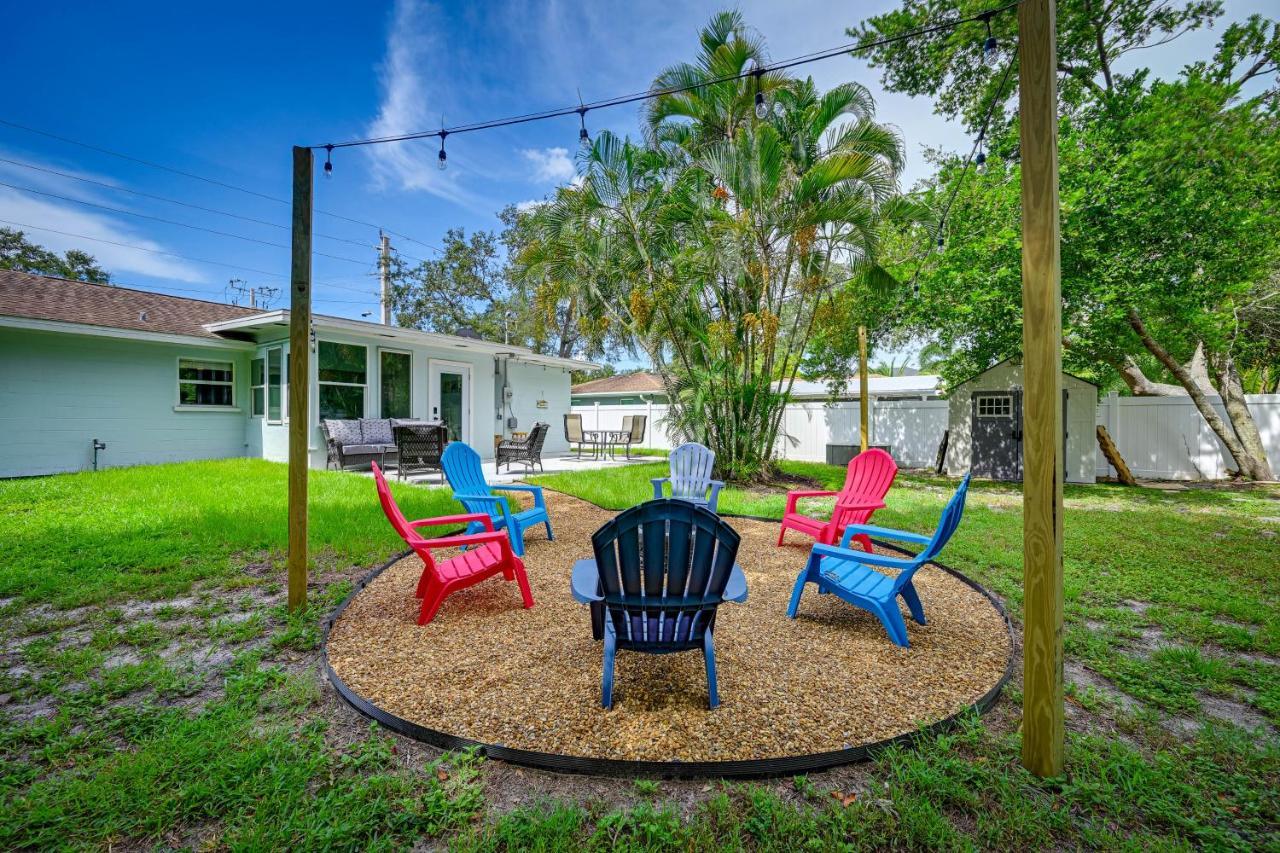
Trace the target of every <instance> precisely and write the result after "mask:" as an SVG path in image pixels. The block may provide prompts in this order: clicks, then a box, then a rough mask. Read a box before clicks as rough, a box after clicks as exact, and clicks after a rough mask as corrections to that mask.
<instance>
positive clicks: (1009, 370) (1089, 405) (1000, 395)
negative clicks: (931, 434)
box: [944, 358, 1098, 483]
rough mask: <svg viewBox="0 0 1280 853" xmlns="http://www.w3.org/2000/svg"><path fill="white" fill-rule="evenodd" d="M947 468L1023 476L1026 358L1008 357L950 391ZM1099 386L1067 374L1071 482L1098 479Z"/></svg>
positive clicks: (954, 472)
mask: <svg viewBox="0 0 1280 853" xmlns="http://www.w3.org/2000/svg"><path fill="white" fill-rule="evenodd" d="M947 401H948V406H949V411H948V427H947V428H948V434H947V435H948V437H947V452H946V460H945V463H944V464H945V470H946V472H947V474H948V475H949V476H952V477H960V476H963V475H964V474H965V473H967V472H969V471H970V470H972V471H973V474H974V476H976V477H988V478H990V479H993V480H1013V481H1020V480H1021V479H1022V360H1021V359H1020V358H1007V359H1005V360H1004V361H1002V362H999V363H998V364H995V365H993V366H991V367H989V368H987V369H986V370H984V371H982V372H981V373H979V374H978V375H976V376H973V377H970V378H969V379H966V380H965V381H963V382H960V383H958V384H957V385H956V386H955V387H954V388H952V389H951V390H950V391H949V392H948V394H947ZM1097 412H1098V388H1097V386H1096V385H1094V384H1093V383H1092V382H1089V381H1087V380H1084V379H1081V378H1080V377H1078V376H1072V375H1071V374H1069V373H1063V374H1062V424H1063V433H1064V434H1063V437H1062V440H1063V449H1064V452H1063V462H1064V467H1065V469H1066V470H1065V474H1066V480H1067V482H1069V483H1092V482H1094V479H1095V476H1096V473H1095V468H1096V465H1097V448H1098V445H1097V440H1096V435H1095V433H1096V423H1097Z"/></svg>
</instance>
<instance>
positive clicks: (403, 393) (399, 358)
mask: <svg viewBox="0 0 1280 853" xmlns="http://www.w3.org/2000/svg"><path fill="white" fill-rule="evenodd" d="M411 362H412V359H411V358H410V356H409V353H407V352H394V351H392V350H382V351H380V352H379V353H378V377H379V381H380V382H381V383H382V403H381V405H382V417H384V418H407V417H409V388H410V375H409V369H410V366H411Z"/></svg>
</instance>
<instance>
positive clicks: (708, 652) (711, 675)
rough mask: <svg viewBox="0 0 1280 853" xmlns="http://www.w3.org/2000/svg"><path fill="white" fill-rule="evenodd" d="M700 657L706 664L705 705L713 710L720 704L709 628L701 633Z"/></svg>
mask: <svg viewBox="0 0 1280 853" xmlns="http://www.w3.org/2000/svg"><path fill="white" fill-rule="evenodd" d="M702 657H703V660H704V661H705V662H706V664H707V707H709V708H710V709H711V710H713V711H714V710H715V709H716V708H717V707H718V706H719V705H720V693H719V691H717V690H716V644H715V641H714V640H713V639H712V638H711V629H710V628H708V629H707V633H705V634H703V635H702Z"/></svg>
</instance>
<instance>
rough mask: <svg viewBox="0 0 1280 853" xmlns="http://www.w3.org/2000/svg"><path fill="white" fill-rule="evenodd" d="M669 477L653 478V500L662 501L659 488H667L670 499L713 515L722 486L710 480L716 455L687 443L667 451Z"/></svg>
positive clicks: (707, 449) (720, 482)
mask: <svg viewBox="0 0 1280 853" xmlns="http://www.w3.org/2000/svg"><path fill="white" fill-rule="evenodd" d="M670 461H671V476H670V477H654V478H653V479H652V480H651V481H650V482H652V483H653V498H654V500H658V499H659V498H661V497H662V484H663V483H670V484H671V497H673V498H676V499H678V500H682V501H688V502H689V503H691V504H695V505H696V506H705V507H706V508H707V509H709V510H711V511H712V512H715V511H716V501H718V500H719V499H720V490H721V489H723V488H724V483H723V482H722V481H720V480H713V479H711V469H712V468H713V467H715V464H716V455H715V453H713V452H712V451H711V450H710V449H709V448H706V447H703V446H702V445H701V444H697V443H694V442H690V443H689V444H682V445H680V446H679V447H677V448H676V449H675V450H673V451H671V457H670Z"/></svg>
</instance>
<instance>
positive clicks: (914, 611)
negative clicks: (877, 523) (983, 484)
mask: <svg viewBox="0 0 1280 853" xmlns="http://www.w3.org/2000/svg"><path fill="white" fill-rule="evenodd" d="M968 492H969V476H968V475H967V474H966V475H965V478H964V480H962V481H961V482H960V488H958V489H956V493H955V494H954V495H952V497H951V500H950V501H948V502H947V506H946V508H945V509H943V510H942V517H941V518H940V519H938V528H937V529H936V530H935V531H934V532H933V536H932V537H930V536H921V535H919V534H918V533H907V532H906V531H903V530H890V529H889V528H886V527H873V526H872V525H870V524H850V525H849V526H848V527H847V528H845V531H844V537H843V538H842V539H841V540H840V545H839V546H836V545H822V544H818V545H814V546H813V550H812V551H811V552H810V553H809V562H808V564H806V565H805V567H804V570H803V571H801V572H800V576H799V577H798V578H796V587H795V590H793V591H792V593H791V606H790V607H788V608H787V616H788V617H790V618H792V619H794V618H796V610H797V609H798V608H799V607H800V593H802V592H803V591H804V585H805V584H807V583H816V584H817V585H818V591H819V592H829V593H834V594H835V595H836V596H838V597H839V598H842V599H844V600H845V601H847V602H849V603H850V604H852V605H853V606H854V607H861V608H862V609H863V610H868V611H870V612H871V613H874V614H875V615H876V617H877V618H878V619H879V620H880V622H881V623H882V624H883V625H884V628H885V630H886V631H888V632H889V639H891V640H893V641H894V642H895V643H897V644H898V645H899V646H902V647H903V648H906V647H908V646H910V645H911V643H910V642H908V641H907V623H906V622H905V621H903V619H902V611H901V610H899V609H898V596H899V595H901V596H902V600H903V601H905V602H906V603H907V609H908V610H910V611H911V617H912V618H913V619H915V620H916V621H917V622H919V623H920V624H921V625H924V624H926V623H925V621H924V607H922V606H921V604H920V596H919V595H917V594H916V588H915V587H914V586H912V584H911V578H912V576H913V575H915V573H916V570H918V569H919V568H920V567H921V566H923V565H924V564H925V563H927V562H929V561H930V560H932V559H933V558H934V557H936V556H938V553H939V552H940V551H942V546H944V545H946V544H947V540H948V539H950V538H951V534H952V533H955V532H956V528H957V527H959V526H960V517H961V516H962V515H963V514H964V499H965V496H966V495H967V494H968ZM858 535H864V536H880V537H883V538H885V539H897V540H899V541H902V542H911V543H913V544H916V545H922V546H924V548H923V550H922V551H921V552H920V553H919V554H917V555H916V556H914V557H911V558H909V559H904V558H900V557H886V556H884V555H883V554H868V553H867V552H866V551H855V550H853V549H852V548H850V547H849V540H850V539H852V538H853V537H854V536H858ZM872 566H881V567H883V568H887V569H897V570H898V576H897V577H896V578H895V577H889V576H888V575H884V574H881V573H880V572H877V571H876V570H875V569H873V568H872Z"/></svg>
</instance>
